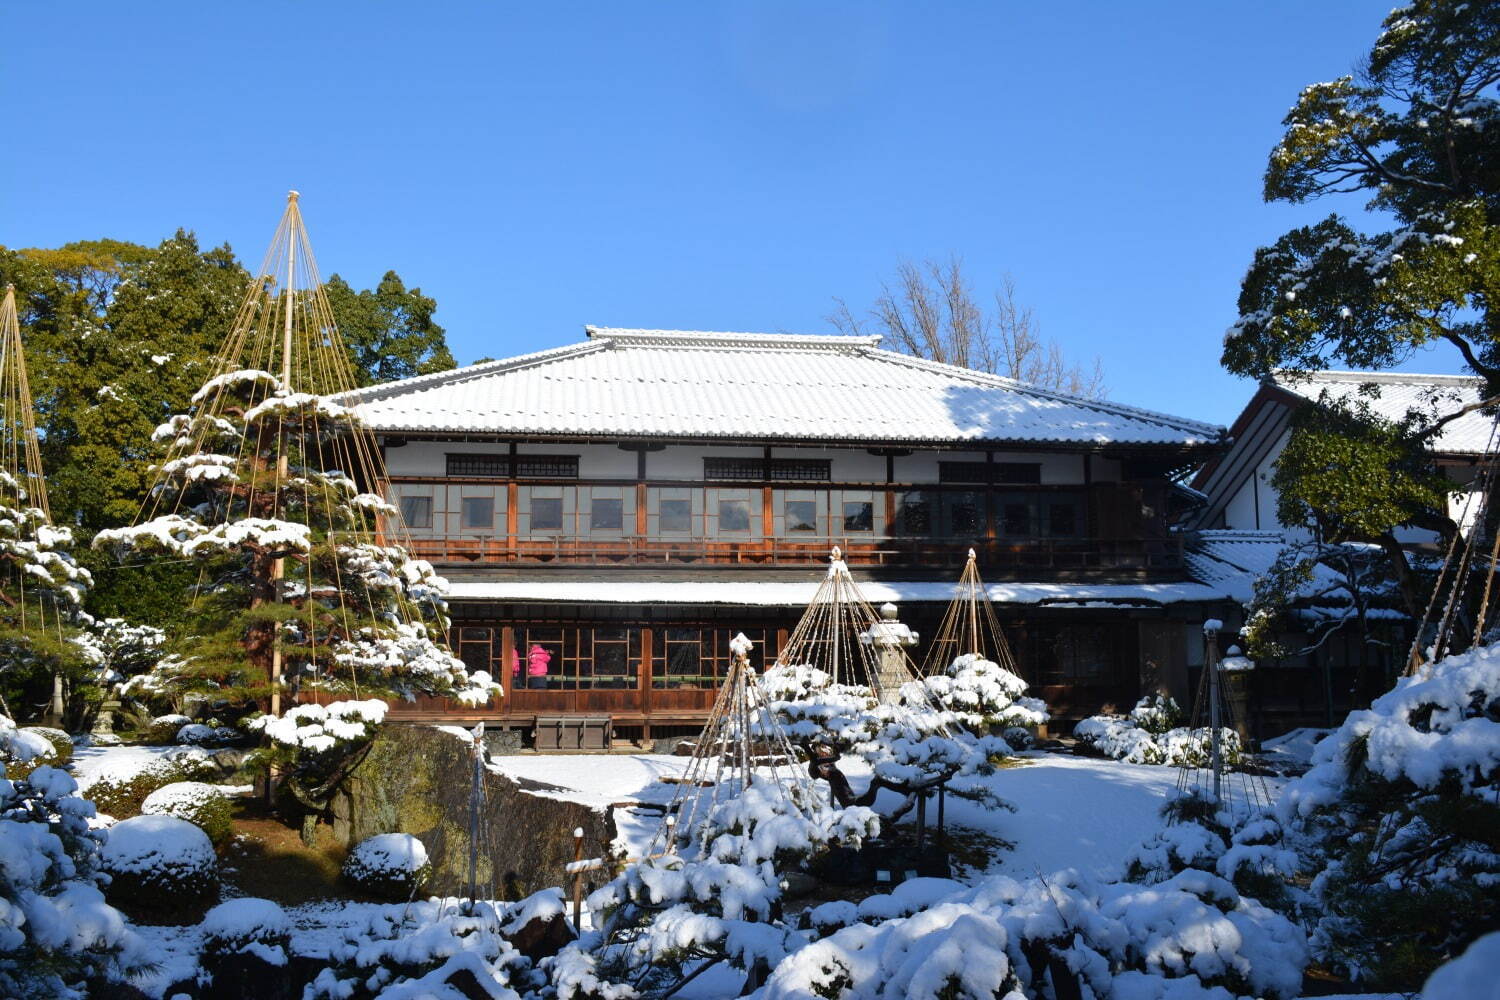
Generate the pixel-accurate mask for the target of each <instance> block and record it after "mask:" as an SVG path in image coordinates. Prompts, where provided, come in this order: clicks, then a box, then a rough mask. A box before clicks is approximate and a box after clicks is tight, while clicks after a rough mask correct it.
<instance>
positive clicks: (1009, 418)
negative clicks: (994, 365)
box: [352, 327, 1223, 447]
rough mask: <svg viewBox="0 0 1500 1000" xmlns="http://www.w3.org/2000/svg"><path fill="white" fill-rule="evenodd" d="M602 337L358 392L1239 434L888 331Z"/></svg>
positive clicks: (510, 422)
mask: <svg viewBox="0 0 1500 1000" xmlns="http://www.w3.org/2000/svg"><path fill="white" fill-rule="evenodd" d="M587 330H588V335H589V339H588V340H587V341H585V342H583V343H580V344H572V345H568V346H566V347H561V348H556V349H553V350H549V351H541V352H537V353H534V354H527V355H521V356H519V357H514V358H506V359H503V360H500V361H491V362H486V363H484V364H479V365H473V366H470V367H468V368H460V369H457V370H454V371H449V372H442V373H439V374H434V375H424V376H418V377H416V378H411V379H405V380H403V381H400V382H392V383H388V384H386V385H381V386H374V387H371V388H369V389H364V390H360V391H358V392H357V393H354V394H352V398H353V399H355V400H356V401H357V405H358V407H359V410H360V413H361V414H362V416H363V417H364V418H365V420H366V421H367V423H368V424H369V425H370V426H371V427H372V428H373V429H375V430H377V431H408V432H423V431H425V432H434V433H436V432H443V433H493V434H532V435H559V436H615V437H676V438H684V439H703V438H725V439H748V440H775V439H787V440H795V441H826V442H836V441H851V442H864V441H881V442H902V441H910V442H913V443H917V442H924V443H928V442H930V443H953V444H959V443H976V444H977V443H1001V442H1013V443H1023V442H1024V443H1047V442H1055V443H1068V444H1075V445H1076V444H1088V445H1096V446H1098V445H1105V444H1140V445H1174V446H1178V447H1183V446H1196V445H1200V444H1205V443H1208V442H1212V441H1215V440H1217V439H1218V438H1219V437H1220V436H1221V435H1222V434H1223V430H1222V428H1219V427H1215V426H1213V425H1210V424H1204V423H1200V422H1198V421H1193V420H1186V419H1183V418H1181V417H1173V416H1168V415H1166V414H1161V413H1153V412H1151V411H1148V410H1142V409H1138V408H1134V407H1128V406H1122V405H1120V404H1117V403H1110V402H1101V401H1093V400H1084V399H1079V398H1077V397H1073V396H1068V395H1066V394H1063V393H1058V392H1052V391H1048V390H1043V389H1038V388H1036V387H1034V386H1029V385H1025V384H1023V383H1020V382H1016V381H1014V380H1012V379H1007V378H1002V377H1000V376H996V375H989V374H985V373H983V372H976V371H970V370H968V369H964V368H956V367H953V366H951V365H943V364H937V363H934V362H930V361H924V360H921V359H918V358H913V357H910V356H908V355H905V354H898V353H895V352H893V351H884V350H880V349H879V347H878V346H877V345H878V343H879V339H880V338H879V337H843V336H794V335H788V334H756V333H706V332H691V331H672V330H619V329H612V328H608V327H588V328H587Z"/></svg>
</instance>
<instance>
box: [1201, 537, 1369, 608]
mask: <svg viewBox="0 0 1500 1000" xmlns="http://www.w3.org/2000/svg"><path fill="white" fill-rule="evenodd" d="M1191 537H1192V540H1191V541H1190V542H1189V544H1188V545H1187V546H1186V547H1185V548H1184V549H1183V553H1182V555H1183V561H1184V562H1186V563H1187V568H1188V572H1189V573H1190V574H1191V575H1192V577H1193V579H1194V580H1196V581H1198V582H1199V583H1201V584H1203V585H1204V586H1206V587H1211V588H1213V589H1214V590H1217V591H1219V592H1220V593H1222V594H1224V595H1226V596H1228V597H1230V598H1232V599H1233V600H1236V601H1239V602H1240V603H1242V604H1243V603H1245V602H1248V601H1249V600H1250V599H1251V598H1252V597H1253V596H1255V580H1256V578H1257V577H1260V576H1264V575H1265V574H1266V573H1268V572H1270V569H1271V566H1272V565H1273V564H1274V563H1275V562H1276V559H1277V557H1279V556H1280V555H1281V553H1282V551H1283V550H1284V549H1285V548H1286V547H1287V540H1286V536H1284V535H1283V534H1282V533H1281V532H1279V531H1236V530H1217V531H1198V532H1194V533H1193V535H1192V536H1191ZM1340 586H1341V584H1340V582H1339V576H1338V574H1337V573H1335V572H1334V571H1333V570H1332V569H1329V568H1328V567H1327V566H1324V565H1322V564H1321V563H1320V564H1318V565H1316V566H1314V567H1313V578H1312V580H1310V581H1309V582H1308V584H1307V585H1306V587H1304V588H1303V589H1304V591H1305V592H1306V593H1309V594H1313V593H1328V592H1331V591H1337V590H1339V589H1340Z"/></svg>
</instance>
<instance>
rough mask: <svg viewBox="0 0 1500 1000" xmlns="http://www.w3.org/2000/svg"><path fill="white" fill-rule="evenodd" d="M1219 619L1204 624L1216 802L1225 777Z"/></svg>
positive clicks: (1211, 754) (1205, 662)
mask: <svg viewBox="0 0 1500 1000" xmlns="http://www.w3.org/2000/svg"><path fill="white" fill-rule="evenodd" d="M1222 626H1223V622H1220V621H1219V620H1218V619H1217V618H1210V619H1209V620H1208V621H1206V622H1204V623H1203V669H1204V670H1207V671H1208V725H1209V733H1208V745H1209V761H1210V766H1211V767H1213V769H1214V801H1215V802H1218V801H1219V786H1220V782H1221V781H1222V778H1223V775H1224V748H1223V746H1222V745H1221V743H1222V741H1223V734H1222V733H1221V732H1220V731H1219V629H1220V628H1221V627H1222Z"/></svg>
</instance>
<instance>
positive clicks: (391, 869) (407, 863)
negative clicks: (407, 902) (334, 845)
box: [343, 833, 432, 900]
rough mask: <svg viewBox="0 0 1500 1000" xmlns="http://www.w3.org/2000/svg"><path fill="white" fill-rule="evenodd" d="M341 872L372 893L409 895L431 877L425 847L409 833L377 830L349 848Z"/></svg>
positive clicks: (393, 897)
mask: <svg viewBox="0 0 1500 1000" xmlns="http://www.w3.org/2000/svg"><path fill="white" fill-rule="evenodd" d="M343 876H344V878H346V879H348V880H349V882H351V883H352V884H353V885H354V886H355V887H356V888H358V889H359V890H360V891H362V892H368V893H370V894H371V895H372V896H382V897H384V898H386V899H395V900H403V899H411V898H412V897H413V896H415V895H416V894H417V892H418V891H419V890H420V889H421V888H422V886H423V885H425V884H426V882H427V880H428V879H429V878H431V877H432V863H431V862H430V861H428V860H427V848H426V847H424V846H423V845H422V842H421V841H420V840H418V839H417V838H416V837H414V836H412V835H411V834H409V833H380V834H376V835H375V836H373V837H369V838H367V839H365V840H362V841H360V843H359V844H358V845H356V846H355V848H354V850H352V851H350V852H349V856H348V857H347V858H345V859H344V869H343Z"/></svg>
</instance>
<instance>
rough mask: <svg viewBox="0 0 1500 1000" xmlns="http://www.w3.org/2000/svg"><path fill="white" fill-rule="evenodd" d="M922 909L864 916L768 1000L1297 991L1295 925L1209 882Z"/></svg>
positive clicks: (999, 882) (984, 885)
mask: <svg viewBox="0 0 1500 1000" xmlns="http://www.w3.org/2000/svg"><path fill="white" fill-rule="evenodd" d="M934 881H936V880H934ZM893 895H894V894H893ZM879 899H880V897H872V900H873V901H879ZM872 900H867V901H866V902H871V901H872ZM924 902H927V904H928V905H925V906H921V907H920V908H917V909H912V908H911V907H910V906H905V905H894V906H890V907H885V906H871V907H868V908H867V907H866V906H865V905H864V904H861V905H860V907H859V913H860V918H861V919H860V920H859V921H858V922H857V923H853V924H851V925H849V926H847V927H845V928H843V929H841V930H838V931H836V932H834V933H833V934H831V935H830V936H828V937H826V938H823V939H822V940H820V941H817V942H815V943H812V944H809V945H807V946H806V947H803V948H801V949H799V950H796V951H794V952H793V953H792V954H791V955H790V956H789V957H788V958H786V959H785V960H784V961H783V962H782V963H781V964H780V965H778V966H777V967H776V969H775V970H774V971H773V972H772V974H771V976H770V978H769V980H768V981H767V983H766V988H765V991H764V993H763V996H764V998H765V1000H791V998H793V997H796V998H799V1000H805V998H808V997H814V996H818V997H839V998H840V1000H884V998H887V997H896V996H900V997H908V998H914V1000H956V998H969V1000H993V998H996V997H1006V996H1037V997H1051V996H1061V995H1063V990H1062V989H1060V988H1058V987H1057V985H1056V984H1057V982H1058V980H1057V977H1058V976H1066V977H1068V978H1069V979H1072V980H1074V981H1075V982H1076V983H1077V985H1078V986H1079V987H1081V988H1082V989H1083V995H1084V996H1093V997H1095V998H1097V1000H1133V998H1138V997H1153V998H1166V997H1183V998H1186V997H1194V998H1198V997H1220V998H1227V997H1230V996H1253V997H1272V998H1278V1000H1286V998H1290V997H1294V996H1297V995H1298V994H1299V993H1300V990H1301V985H1302V964H1303V962H1304V961H1305V951H1306V948H1305V944H1304V943H1303V942H1302V940H1301V935H1300V932H1299V931H1298V930H1297V928H1296V927H1295V925H1293V924H1292V923H1290V922H1289V921H1287V920H1286V919H1284V918H1283V917H1280V916H1279V915H1277V914H1275V913H1273V912H1271V911H1269V910H1267V909H1265V908H1264V907H1261V906H1259V905H1257V904H1255V903H1254V902H1253V901H1248V900H1245V899H1243V898H1241V897H1239V895H1238V894H1237V893H1236V892H1235V890H1234V887H1233V886H1231V885H1229V884H1228V883H1227V882H1225V881H1224V880H1222V879H1219V878H1216V877H1214V876H1211V875H1207V874H1205V873H1202V872H1190V873H1185V874H1184V875H1181V876H1178V877H1177V878H1176V879H1173V880H1168V881H1166V882H1163V883H1160V884H1158V885H1155V886H1150V887H1145V886H1140V885H1135V884H1131V883H1116V884H1105V885H1097V884H1095V883H1093V882H1091V881H1089V880H1088V879H1085V878H1082V877H1080V876H1078V875H1077V874H1076V873H1073V872H1062V873H1059V874H1057V875H1054V876H1051V877H1050V878H1045V879H1044V878H1035V879H1028V880H1026V881H1025V882H1018V881H1016V880H1015V879H1012V878H1008V877H1004V876H999V877H995V878H991V879H989V880H987V881H985V882H981V883H980V884H979V885H977V886H975V887H973V888H959V889H957V890H956V891H953V892H952V893H951V894H950V895H948V896H947V897H946V898H942V899H938V900H925V901H924ZM883 913H895V914H906V913H910V915H898V916H895V917H893V918H888V917H884V916H882V914H883ZM1216 988H1217V989H1216ZM1221 990H1222V991H1223V992H1221Z"/></svg>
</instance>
